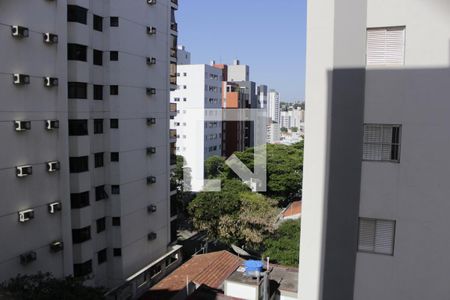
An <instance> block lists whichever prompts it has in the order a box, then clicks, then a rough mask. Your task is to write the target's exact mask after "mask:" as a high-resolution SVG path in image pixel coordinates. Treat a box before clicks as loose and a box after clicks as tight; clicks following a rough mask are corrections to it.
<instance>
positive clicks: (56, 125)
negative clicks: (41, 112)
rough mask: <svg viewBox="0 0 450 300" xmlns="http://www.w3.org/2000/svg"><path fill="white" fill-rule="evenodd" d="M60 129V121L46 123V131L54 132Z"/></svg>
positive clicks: (47, 121)
mask: <svg viewBox="0 0 450 300" xmlns="http://www.w3.org/2000/svg"><path fill="white" fill-rule="evenodd" d="M57 128H59V121H58V120H46V121H45V129H46V130H53V129H57Z"/></svg>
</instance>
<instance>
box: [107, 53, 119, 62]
mask: <svg viewBox="0 0 450 300" xmlns="http://www.w3.org/2000/svg"><path fill="white" fill-rule="evenodd" d="M109 60H110V61H118V60H119V51H111V52H109Z"/></svg>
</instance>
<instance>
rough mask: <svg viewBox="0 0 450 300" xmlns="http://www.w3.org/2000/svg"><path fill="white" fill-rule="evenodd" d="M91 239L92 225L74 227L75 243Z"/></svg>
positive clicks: (73, 238) (73, 239) (73, 236)
mask: <svg viewBox="0 0 450 300" xmlns="http://www.w3.org/2000/svg"><path fill="white" fill-rule="evenodd" d="M90 239H91V226H87V227H84V228H80V229H72V241H73V243H74V244H80V243H83V242H85V241H88V240H90Z"/></svg>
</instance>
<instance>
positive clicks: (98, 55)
mask: <svg viewBox="0 0 450 300" xmlns="http://www.w3.org/2000/svg"><path fill="white" fill-rule="evenodd" d="M93 55H94V59H93V61H94V65H96V66H101V65H103V52H102V51H100V50H96V49H94V52H93Z"/></svg>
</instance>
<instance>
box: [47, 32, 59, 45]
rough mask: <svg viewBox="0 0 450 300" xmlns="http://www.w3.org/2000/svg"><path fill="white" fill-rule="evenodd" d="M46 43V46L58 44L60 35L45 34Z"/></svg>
mask: <svg viewBox="0 0 450 300" xmlns="http://www.w3.org/2000/svg"><path fill="white" fill-rule="evenodd" d="M44 43H46V44H56V43H58V35H57V34H53V33H50V32H46V33H44Z"/></svg>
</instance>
